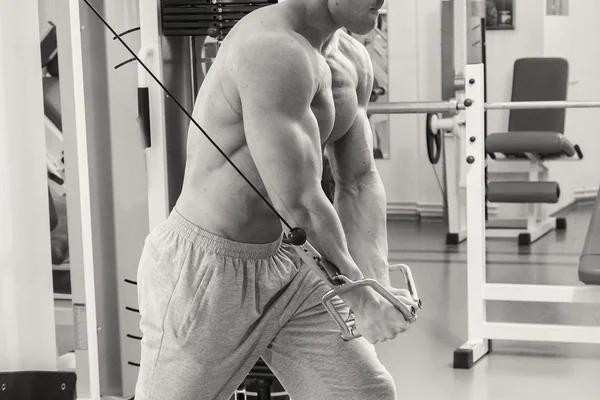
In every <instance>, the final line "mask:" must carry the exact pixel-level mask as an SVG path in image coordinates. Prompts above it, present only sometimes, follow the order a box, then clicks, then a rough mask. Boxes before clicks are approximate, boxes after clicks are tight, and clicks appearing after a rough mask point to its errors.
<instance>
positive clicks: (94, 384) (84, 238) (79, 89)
mask: <svg viewBox="0 0 600 400" xmlns="http://www.w3.org/2000/svg"><path fill="white" fill-rule="evenodd" d="M56 7H57V9H56V15H57V27H58V29H57V34H58V48H59V52H60V57H59V68H60V91H61V112H62V115H61V118H62V126H63V135H64V146H65V170H66V171H67V178H66V182H65V185H66V191H67V193H68V200H67V212H68V215H69V218H68V224H69V227H68V228H69V253H70V258H71V282H72V285H71V286H72V298H73V314H74V318H73V319H74V330H75V332H74V333H75V354H76V364H77V395H78V396H79V397H81V398H86V399H88V398H89V399H94V400H96V399H100V366H99V363H100V360H99V351H98V331H97V327H98V321H97V310H96V307H97V305H96V285H95V276H94V272H95V270H96V257H95V254H94V246H95V243H97V242H98V236H99V233H98V231H97V230H96V229H94V226H93V212H94V211H93V210H94V206H93V205H92V202H93V199H94V197H95V196H93V195H92V181H93V177H92V170H93V166H92V165H91V164H92V161H91V160H90V158H89V154H91V153H93V151H92V150H91V149H92V148H93V147H94V145H93V143H91V142H90V138H89V136H88V133H89V132H88V122H89V121H88V116H87V115H86V96H85V71H84V66H83V63H84V61H83V58H84V57H83V51H82V32H83V31H84V30H85V29H87V28H88V27H87V26H86V24H85V23H83V22H82V21H81V15H80V11H81V10H80V0H68V1H60V2H58V3H57V5H56ZM88 106H89V105H88Z"/></svg>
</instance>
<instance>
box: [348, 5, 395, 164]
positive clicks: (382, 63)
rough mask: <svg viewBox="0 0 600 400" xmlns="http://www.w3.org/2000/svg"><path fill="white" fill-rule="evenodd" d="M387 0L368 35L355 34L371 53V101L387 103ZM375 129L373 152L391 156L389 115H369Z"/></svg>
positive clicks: (382, 157)
mask: <svg viewBox="0 0 600 400" xmlns="http://www.w3.org/2000/svg"><path fill="white" fill-rule="evenodd" d="M387 10H388V8H387V0H386V1H385V3H384V5H383V7H382V8H381V10H380V14H379V20H378V22H377V27H376V28H375V29H374V30H373V31H371V32H370V33H369V34H367V35H353V36H354V37H355V38H356V39H358V40H359V41H360V42H361V43H362V44H363V45H364V46H365V47H366V48H367V51H368V52H369V54H370V55H371V60H372V61H373V70H374V82H373V91H372V93H371V102H375V103H387V102H388V101H389V96H388V29H387V19H388V18H387V17H388V15H387ZM369 121H370V122H371V130H372V131H373V153H374V156H375V158H376V159H389V158H390V129H389V115H386V114H378V115H371V116H370V117H369Z"/></svg>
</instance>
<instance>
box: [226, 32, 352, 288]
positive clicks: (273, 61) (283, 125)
mask: <svg viewBox="0 0 600 400" xmlns="http://www.w3.org/2000/svg"><path fill="white" fill-rule="evenodd" d="M257 36H259V37H258V38H252V39H253V40H248V41H247V42H246V43H245V45H244V46H241V48H240V50H239V52H237V53H236V55H235V56H234V57H233V58H234V59H235V62H234V61H233V60H232V62H231V64H230V71H231V73H232V75H233V77H234V80H235V81H236V83H237V87H238V91H239V95H240V99H241V104H242V113H243V114H242V116H243V119H244V129H245V133H246V140H247V143H248V147H249V149H250V154H251V155H252V158H253V161H254V163H255V165H256V167H257V168H258V171H259V173H260V176H261V178H262V181H263V183H264V185H265V187H266V190H267V192H268V196H269V198H270V199H271V202H272V204H273V206H274V207H275V209H276V210H277V211H278V212H279V213H280V214H281V215H282V216H283V218H284V219H285V220H286V221H287V222H289V223H290V224H291V225H292V227H301V228H302V229H304V230H305V231H306V234H307V237H308V240H309V241H310V242H311V244H313V245H314V246H315V248H317V249H318V251H319V252H320V253H321V254H322V255H323V256H324V257H325V258H326V259H327V260H329V261H330V262H332V263H333V264H335V265H336V266H337V267H338V268H339V269H340V271H341V273H343V274H344V275H346V276H348V277H349V278H350V279H360V278H362V273H361V272H360V269H359V268H358V267H357V265H356V264H355V262H354V261H353V260H352V257H351V255H350V252H349V251H348V246H347V242H346V238H345V234H344V232H343V228H342V224H341V222H340V220H339V217H338V216H337V213H336V211H335V208H334V207H333V205H332V204H331V203H330V202H329V200H328V199H327V197H326V195H325V193H324V192H323V190H322V188H321V174H322V154H321V139H320V132H319V126H318V123H317V120H316V117H315V115H314V113H313V112H312V110H311V102H312V100H313V97H314V94H315V92H316V90H317V87H316V85H317V81H316V79H315V72H314V64H313V63H314V61H313V59H312V57H311V55H310V53H309V51H310V48H304V47H303V45H302V44H300V43H299V42H298V41H297V39H295V38H293V37H290V36H289V35H283V34H274V33H265V34H261V35H257Z"/></svg>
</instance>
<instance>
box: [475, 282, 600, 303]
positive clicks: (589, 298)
mask: <svg viewBox="0 0 600 400" xmlns="http://www.w3.org/2000/svg"><path fill="white" fill-rule="evenodd" d="M483 290H484V293H483V297H484V299H485V300H495V301H522V302H543V303H570V304H572V303H581V304H583V303H588V304H600V287H598V286H590V287H587V286H560V285H558V286H556V285H527V284H505V283H486V284H484V285H483Z"/></svg>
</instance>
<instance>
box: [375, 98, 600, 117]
mask: <svg viewBox="0 0 600 400" xmlns="http://www.w3.org/2000/svg"><path fill="white" fill-rule="evenodd" d="M468 102H469V101H467V103H468ZM467 108H468V107H466V106H465V105H464V104H462V103H457V102H456V100H454V99H452V100H450V101H415V102H398V103H371V104H369V108H368V110H367V113H368V114H369V115H372V114H426V113H440V112H448V113H452V114H458V112H459V111H460V110H465V109H467ZM484 108H485V109H486V110H535V109H542V110H543V109H552V108H600V101H513V102H503V103H486V104H485V107H484Z"/></svg>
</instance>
